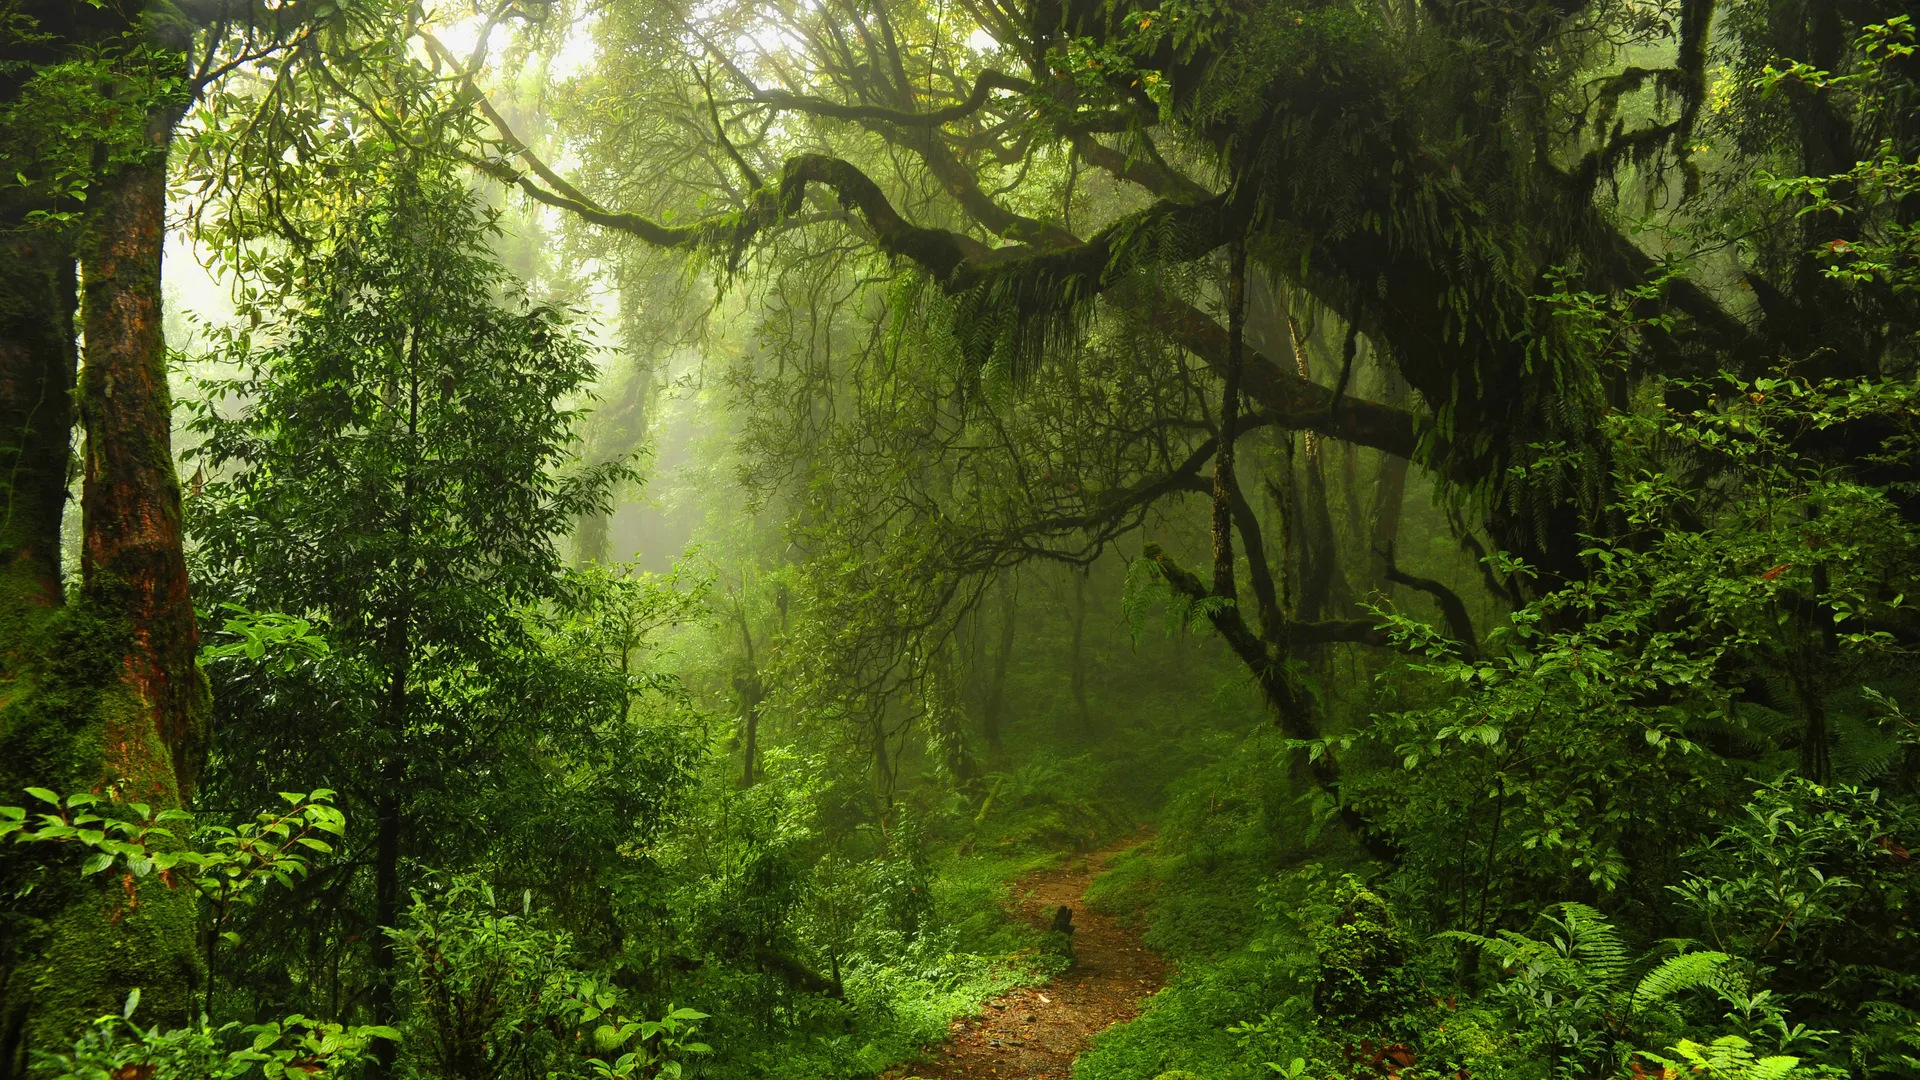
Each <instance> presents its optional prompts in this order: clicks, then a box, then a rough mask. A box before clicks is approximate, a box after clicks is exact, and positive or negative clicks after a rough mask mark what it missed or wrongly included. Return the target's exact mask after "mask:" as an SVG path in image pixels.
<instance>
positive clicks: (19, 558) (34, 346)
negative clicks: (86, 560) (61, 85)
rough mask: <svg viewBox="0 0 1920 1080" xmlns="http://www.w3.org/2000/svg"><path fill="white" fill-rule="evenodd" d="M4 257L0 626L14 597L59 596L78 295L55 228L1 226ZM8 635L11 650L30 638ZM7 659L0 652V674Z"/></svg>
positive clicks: (0, 287) (55, 601) (48, 602)
mask: <svg viewBox="0 0 1920 1080" xmlns="http://www.w3.org/2000/svg"><path fill="white" fill-rule="evenodd" d="M8 226H11V227H19V226H18V224H17V223H13V222H9V223H8ZM0 257H3V258H4V259H5V261H6V263H7V266H8V267H9V270H8V271H7V273H5V274H3V275H0V583H3V584H0V606H4V608H5V613H4V614H0V619H4V620H6V621H5V622H4V623H0V626H5V627H7V628H8V629H12V628H13V620H14V619H15V618H16V617H18V616H17V615H16V608H17V606H18V605H22V604H24V605H27V606H28V607H30V608H35V609H45V608H49V607H58V606H59V605H60V603H61V591H60V519H61V515H62V514H63V513H64V511H65V510H66V505H67V470H68V467H69V463H70V460H71V457H72V444H73V386H74V376H75V370H76V365H77V364H78V361H79V357H78V354H77V353H76V351H75V349H74V341H73V339H74V311H75V307H76V305H77V302H78V298H77V295H76V287H77V279H76V277H75V272H74V260H73V252H72V251H71V250H70V249H69V248H68V246H67V245H66V244H65V243H64V242H63V241H62V239H61V238H60V237H59V236H57V235H56V234H55V233H53V231H52V230H44V231H22V232H9V233H6V234H4V239H0ZM5 640H6V641H7V642H9V643H10V644H11V645H12V646H13V647H15V648H17V647H18V646H19V645H21V644H25V643H26V642H27V641H28V640H29V638H28V637H27V636H26V635H16V634H12V633H8V634H7V635H6V636H5ZM10 651H11V650H9V652H10ZM12 659H13V658H12V656H10V655H5V654H0V678H4V677H5V671H6V670H7V668H8V667H9V666H10V664H11V661H12Z"/></svg>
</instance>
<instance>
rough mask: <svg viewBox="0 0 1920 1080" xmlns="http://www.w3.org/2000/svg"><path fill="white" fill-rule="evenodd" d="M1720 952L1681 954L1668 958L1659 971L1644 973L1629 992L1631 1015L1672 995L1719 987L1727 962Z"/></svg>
mask: <svg viewBox="0 0 1920 1080" xmlns="http://www.w3.org/2000/svg"><path fill="white" fill-rule="evenodd" d="M1731 959H1732V958H1731V957H1729V956H1728V955H1727V954H1726V953H1723V952H1695V953H1681V954H1680V955H1679V956H1669V957H1667V958H1666V960H1664V961H1662V962H1661V964H1660V966H1659V967H1656V968H1654V969H1653V970H1652V971H1649V972H1647V974H1646V977H1645V978H1643V979H1641V980H1640V984H1639V985H1638V986H1636V987H1634V989H1633V1011H1634V1012H1636V1013H1637V1012H1641V1011H1642V1010H1645V1009H1648V1008H1651V1007H1652V1006H1654V1005H1657V1004H1659V1003H1660V1002H1662V1001H1665V1000H1667V999H1668V998H1670V997H1672V996H1673V995H1675V994H1678V993H1681V992H1682V991H1686V990H1694V989H1697V988H1699V987H1702V986H1716V985H1721V984H1723V983H1724V982H1725V981H1726V980H1727V979H1728V978H1729V975H1730V973H1729V972H1728V970H1727V964H1728V963H1729V962H1730V961H1731Z"/></svg>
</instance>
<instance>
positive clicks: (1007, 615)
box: [980, 571, 1019, 762]
mask: <svg viewBox="0 0 1920 1080" xmlns="http://www.w3.org/2000/svg"><path fill="white" fill-rule="evenodd" d="M1011 573H1012V572H1011V571H1009V572H1008V574H1007V575H1006V576H1003V577H1001V579H1000V589H999V592H1000V648H999V650H998V651H997V652H995V653H994V654H993V674H992V676H991V677H990V679H989V681H988V683H987V695H986V703H985V704H984V705H983V706H982V707H981V709H980V734H982V735H983V736H985V737H986V740H987V751H988V753H989V754H991V755H992V757H993V759H994V760H995V761H996V762H997V761H999V760H1000V759H1001V757H1002V756H1003V755H1004V753H1005V751H1004V749H1003V747H1002V745H1001V737H1002V735H1003V733H1004V732H1005V730H1006V718H1007V667H1008V666H1009V665H1010V664H1011V663H1012V661H1013V639H1014V632H1015V631H1016V630H1017V629H1018V628H1019V616H1018V615H1017V614H1016V605H1015V603H1014V583H1013V579H1012V576H1011Z"/></svg>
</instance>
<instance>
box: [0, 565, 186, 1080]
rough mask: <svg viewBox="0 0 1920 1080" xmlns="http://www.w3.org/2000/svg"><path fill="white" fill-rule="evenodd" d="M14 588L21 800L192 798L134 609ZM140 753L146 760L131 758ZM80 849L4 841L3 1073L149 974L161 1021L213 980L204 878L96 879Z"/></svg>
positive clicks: (4, 696) (3, 744) (4, 674)
mask: <svg viewBox="0 0 1920 1080" xmlns="http://www.w3.org/2000/svg"><path fill="white" fill-rule="evenodd" d="M6 599H7V598H5V597H0V631H4V632H5V633H6V634H7V640H8V643H9V645H10V646H11V649H10V651H9V652H8V654H7V658H6V662H5V667H4V670H0V801H4V802H6V803H8V804H15V805H17V804H19V803H20V802H22V801H24V792H23V791H22V789H23V788H25V787H28V786H40V787H46V788H51V789H53V790H56V791H62V792H68V791H101V790H103V789H104V788H105V787H106V786H107V784H108V782H109V781H117V782H120V783H122V784H123V785H124V790H125V791H126V792H127V793H128V795H129V797H131V798H135V799H138V800H140V801H144V802H149V803H152V804H154V805H156V806H161V807H165V806H174V805H178V795H177V790H178V789H177V786H176V785H175V783H174V781H173V776H172V763H171V758H170V755H169V754H168V753H167V751H166V749H165V747H163V746H160V745H159V743H160V739H159V736H158V734H157V733H156V732H154V731H153V726H152V724H151V723H150V722H146V721H145V719H144V717H145V716H146V715H147V710H146V708H145V707H144V703H143V702H141V701H140V700H139V699H138V698H137V696H136V695H135V693H134V691H133V690H132V689H131V688H129V687H128V686H127V685H126V684H125V683H124V682H123V679H122V675H123V671H124V668H125V660H126V657H127V650H128V646H129V641H130V636H131V635H130V628H129V626H128V623H127V621H126V619H125V618H124V617H123V616H122V615H121V614H120V613H119V612H117V611H114V610H111V609H104V608H103V607H102V606H101V605H99V604H96V603H91V602H88V601H85V600H80V601H76V602H75V603H72V604H69V605H67V606H65V607H63V608H47V607H45V606H44V605H25V604H20V603H11V604H9V603H6V602H5V600H6ZM203 697H204V695H203ZM110 741H111V742H112V743H114V745H111V746H110V745H109V743H110ZM110 750H111V751H112V752H111V755H109V751H110ZM110 760H112V761H113V762H115V763H116V765H115V766H114V767H113V768H111V770H110V768H109V764H108V763H109V761H110ZM128 762H133V763H139V767H138V768H137V769H135V770H133V771H129V770H128V769H127V767H126V764H125V763H128ZM109 771H112V772H113V773H115V775H114V776H111V777H109V776H108V775H107V774H108V772H109ZM79 859H80V854H79V852H78V851H70V850H61V849H52V848H47V847H44V846H41V845H14V844H9V845H5V846H4V847H0V895H5V896H8V897H10V898H12V899H10V900H9V902H8V903H7V904H6V905H5V907H4V910H0V1056H3V1057H4V1058H5V1059H6V1060H5V1061H0V1072H4V1071H5V1065H6V1064H7V1063H15V1064H17V1063H18V1062H19V1061H20V1060H21V1059H22V1057H23V1055H24V1053H25V1050H26V1048H27V1047H29V1046H33V1047H40V1048H46V1047H48V1046H63V1045H65V1044H67V1043H68V1042H69V1041H70V1040H71V1039H72V1037H73V1036H74V1035H75V1034H76V1033H77V1032H78V1030H79V1029H80V1028H81V1027H83V1026H84V1025H85V1024H86V1023H87V1022H88V1021H89V1020H91V1019H93V1018H94V1017H96V1016H99V1015H101V1014H102V1013H104V1012H107V1011H111V1010H113V1009H116V1008H118V1007H119V1005H120V1003H121V1002H122V1001H123V1000H124V999H125V997H126V995H127V993H128V992H129V991H130V990H132V989H133V988H135V987H139V988H140V990H141V998H142V1002H143V1004H142V1006H141V1016H142V1019H143V1020H145V1021H146V1022H148V1023H155V1022H158V1023H163V1024H178V1023H180V1022H183V1021H185V1020H187V1019H188V1018H189V1017H190V1016H191V1015H192V1002H193V995H194V991H195V988H196V987H197V986H198V985H200V970H199V960H198V956H199V951H198V949H197V947H196V944H195V942H196V931H197V918H198V909H197V897H196V896H195V895H194V894H193V892H192V890H190V889H187V888H177V889H170V888H168V887H167V885H166V884H165V883H163V882H161V881H159V880H157V879H146V880H143V881H129V880H126V879H122V878H104V879H103V878H102V877H100V876H96V877H94V878H88V879H82V878H81V877H80V876H79V875H78V873H77V872H76V870H77V863H78V861H79Z"/></svg>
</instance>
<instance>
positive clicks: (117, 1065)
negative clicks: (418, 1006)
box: [33, 990, 399, 1080]
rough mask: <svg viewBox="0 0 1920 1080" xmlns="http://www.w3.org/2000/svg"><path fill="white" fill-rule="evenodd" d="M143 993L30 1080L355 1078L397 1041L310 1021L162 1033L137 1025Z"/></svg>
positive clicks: (389, 1035) (45, 1060)
mask: <svg viewBox="0 0 1920 1080" xmlns="http://www.w3.org/2000/svg"><path fill="white" fill-rule="evenodd" d="M139 1003H140V993H139V991H137V990H136V991H134V992H133V994H132V995H130V996H129V997H128V998H127V1005H126V1008H125V1010H124V1011H123V1013H122V1014H121V1015H119V1016H103V1017H101V1018H100V1019H98V1020H96V1021H95V1022H94V1023H93V1025H92V1026H90V1027H89V1028H88V1029H87V1030H86V1031H85V1032H84V1033H83V1034H82V1035H81V1036H80V1038H79V1040H78V1041H77V1042H75V1043H74V1045H73V1049H72V1050H71V1051H70V1052H67V1053H60V1054H52V1053H44V1054H43V1055H42V1056H41V1058H40V1060H39V1061H38V1062H37V1064H36V1067H35V1071H34V1073H33V1075H34V1076H35V1077H41V1078H45V1080H116V1078H120V1077H128V1076H140V1077H152V1078H155V1080H235V1078H238V1077H243V1076H259V1077H264V1078H266V1080H285V1078H287V1077H302V1076H304V1077H328V1076H343V1075H346V1076H350V1075H353V1073H354V1072H355V1070H356V1069H357V1068H358V1067H359V1066H360V1065H361V1064H363V1063H364V1062H365V1061H366V1060H367V1059H368V1058H369V1057H370V1056H371V1048H372V1046H373V1044H374V1042H375V1041H376V1040H393V1039H397V1038H399V1033H398V1032H396V1031H394V1030H392V1029H391V1028H383V1027H373V1026H366V1025H362V1026H359V1027H348V1026H345V1025H342V1024H336V1023H327V1022H324V1021H321V1020H316V1019H312V1018H309V1017H305V1016H299V1015H295V1016H289V1017H287V1018H285V1019H283V1020H274V1021H269V1022H267V1023H263V1024H247V1025H242V1024H239V1023H228V1024H223V1025H221V1026H220V1027H217V1028H211V1027H204V1026H203V1027H191V1028H179V1029H176V1030H173V1031H164V1032H163V1031H161V1030H160V1029H159V1027H158V1026H155V1027H152V1028H147V1029H142V1028H141V1027H140V1025H138V1024H136V1023H134V1022H133V1019H132V1018H133V1013H134V1010H135V1009H136V1008H137V1007H138V1006H139Z"/></svg>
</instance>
